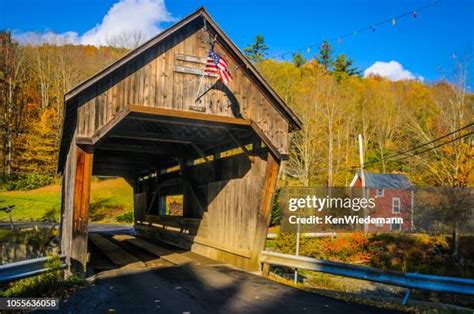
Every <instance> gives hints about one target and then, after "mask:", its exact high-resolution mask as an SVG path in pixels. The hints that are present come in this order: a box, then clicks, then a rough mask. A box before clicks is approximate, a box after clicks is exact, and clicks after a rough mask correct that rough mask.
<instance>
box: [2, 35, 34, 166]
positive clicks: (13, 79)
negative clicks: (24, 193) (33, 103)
mask: <svg viewBox="0 0 474 314" xmlns="http://www.w3.org/2000/svg"><path fill="white" fill-rule="evenodd" d="M24 62H25V58H24V51H23V49H22V48H21V47H20V46H19V45H18V43H17V42H15V40H14V39H13V38H12V36H11V33H10V32H0V67H1V68H0V114H1V116H0V128H1V129H0V132H1V137H2V157H3V164H2V170H3V173H4V174H7V175H8V174H11V173H12V171H13V170H14V169H13V162H14V157H15V140H16V138H17V137H18V135H19V134H20V133H22V132H23V130H22V118H23V115H24V111H25V107H26V103H27V95H26V90H25V89H26V85H27V81H28V76H27V71H26V67H25V64H24Z"/></svg>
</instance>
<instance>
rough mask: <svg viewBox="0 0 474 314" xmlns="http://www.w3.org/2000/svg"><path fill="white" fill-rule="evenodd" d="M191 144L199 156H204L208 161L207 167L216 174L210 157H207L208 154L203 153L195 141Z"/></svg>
mask: <svg viewBox="0 0 474 314" xmlns="http://www.w3.org/2000/svg"><path fill="white" fill-rule="evenodd" d="M191 146H192V147H193V148H194V150H195V151H196V152H197V153H198V154H199V156H201V158H203V159H204V160H205V161H206V165H207V167H208V168H209V169H210V170H211V171H212V173H214V174H215V172H214V167H212V164H211V161H210V160H209V158H207V156H206V155H205V154H204V153H203V151H202V150H201V149H200V148H199V146H197V145H196V144H194V143H191Z"/></svg>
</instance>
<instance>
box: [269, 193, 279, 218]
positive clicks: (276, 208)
mask: <svg viewBox="0 0 474 314" xmlns="http://www.w3.org/2000/svg"><path fill="white" fill-rule="evenodd" d="M280 191H281V190H277V191H276V192H275V197H274V199H273V204H272V213H271V218H270V226H277V225H279V224H280V222H281V206H280Z"/></svg>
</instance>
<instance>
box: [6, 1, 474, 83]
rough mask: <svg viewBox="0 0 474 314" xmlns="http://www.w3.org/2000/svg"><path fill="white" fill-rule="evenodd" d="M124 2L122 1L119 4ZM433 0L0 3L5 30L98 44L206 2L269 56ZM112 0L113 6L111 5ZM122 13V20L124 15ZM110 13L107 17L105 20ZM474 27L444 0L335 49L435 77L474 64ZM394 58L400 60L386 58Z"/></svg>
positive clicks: (158, 26)
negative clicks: (462, 61) (260, 40)
mask: <svg viewBox="0 0 474 314" xmlns="http://www.w3.org/2000/svg"><path fill="white" fill-rule="evenodd" d="M120 2H122V5H121V6H117V3H120ZM429 3H431V1H426V0H423V1H422V0H419V1H418V0H415V1H407V0H385V1H376V0H372V1H369V0H359V1H355V0H352V1H349V0H345V1H343V0H335V1H329V0H326V1H301V0H292V1H283V0H275V1H271V2H270V1H255V0H254V1H249V0H244V1H236V0H225V1H222V0H205V1H191V0H173V1H170V0H168V1H165V2H164V3H163V0H100V1H97V0H95V1H94V0H70V1H64V0H62V1H60V0H16V1H7V0H0V29H10V30H12V31H14V33H15V34H16V35H17V36H18V37H19V38H22V36H23V35H24V34H25V33H28V32H38V33H46V32H53V33H58V34H64V33H66V32H71V33H68V34H70V36H71V37H70V38H73V39H71V40H73V41H75V42H78V43H84V42H85V43H94V42H96V41H97V40H98V39H97V38H99V36H100V34H102V35H103V33H104V32H105V30H106V29H107V30H109V31H110V30H111V29H115V28H120V27H129V28H133V27H135V26H137V28H139V29H141V28H143V29H145V33H146V34H147V35H148V36H151V35H153V34H154V33H156V32H159V31H160V30H163V29H164V28H166V27H167V26H169V25H171V24H172V23H173V20H176V19H180V18H182V17H185V16H186V15H188V14H189V13H191V12H192V11H194V10H195V9H197V8H199V7H200V6H205V7H206V8H207V10H208V11H209V12H210V14H211V15H212V16H213V17H214V19H215V20H216V21H217V22H218V24H219V25H220V26H221V27H222V29H223V30H224V31H225V32H226V33H227V34H228V35H229V36H230V37H231V39H232V40H233V41H234V42H235V43H236V44H237V45H238V46H239V47H240V48H244V47H245V46H246V45H247V44H248V43H251V42H252V41H253V39H254V36H255V34H257V33H258V34H262V35H264V37H265V40H266V42H267V44H268V45H269V47H270V51H269V54H270V55H274V54H280V53H284V52H287V51H292V50H294V49H297V48H301V47H306V46H308V45H311V44H315V43H319V42H321V41H322V40H324V39H325V38H334V37H338V36H339V35H341V34H345V33H348V32H352V31H354V30H356V29H359V28H361V27H365V26H369V25H372V24H375V23H377V22H379V21H381V20H385V19H390V18H392V17H393V16H397V15H399V14H401V13H404V12H407V11H411V10H413V9H414V8H417V7H422V6H425V5H427V4H429ZM114 5H116V6H115V8H116V10H115V11H114V10H111V8H112V7H113V6H114ZM140 5H141V7H140ZM119 8H121V9H122V11H120V10H119ZM124 11H125V12H126V14H125V17H124V16H123V15H120V14H121V13H120V12H122V14H123V12H124ZM114 12H115V13H114ZM114 14H115V15H114ZM106 16H108V17H110V18H109V19H108V21H107V23H106V22H104V21H105V19H104V17H106ZM151 24H154V25H155V26H151ZM94 27H95V29H94ZM473 29H474V0H451V1H449V0H440V1H439V2H438V4H437V5H435V6H433V7H431V8H429V9H427V10H424V11H420V12H418V14H417V17H416V19H414V18H412V17H409V18H403V19H400V20H397V23H396V25H395V26H392V25H391V24H387V25H384V26H381V27H378V28H376V30H375V32H371V31H369V32H362V33H359V34H357V35H356V36H354V37H351V38H347V39H343V40H342V43H341V44H338V43H337V42H335V43H334V46H335V47H334V48H335V50H336V53H345V54H346V55H347V56H349V57H350V58H353V59H354V60H355V64H356V66H358V67H359V68H360V69H361V70H365V69H367V68H369V67H371V66H373V65H374V63H376V62H379V63H378V64H377V65H378V66H374V67H373V68H372V69H375V70H376V71H382V72H383V71H389V72H387V75H388V76H389V77H390V75H392V78H396V75H395V76H393V75H394V74H393V73H392V72H390V71H396V72H397V73H395V74H397V75H402V77H403V75H405V76H406V75H412V76H413V77H423V78H424V79H425V81H428V82H430V81H434V80H437V79H439V78H440V77H442V76H443V75H446V74H447V73H449V71H450V69H451V68H452V64H453V56H456V58H458V59H459V57H461V56H463V55H465V54H470V55H471V62H470V64H473V62H472V58H474V56H473V55H472V53H473V49H472V48H473ZM84 34H86V35H84ZM68 38H69V37H68ZM305 50H306V49H305ZM315 50H316V49H315V48H313V49H312V50H311V52H310V54H311V55H312V54H314V52H315ZM392 60H393V61H396V62H397V64H394V63H391V64H389V63H387V64H385V63H384V62H389V61H392ZM394 67H395V68H394ZM377 69H378V70H377ZM403 71H405V72H403ZM471 71H474V67H471ZM400 73H401V74H400ZM473 77H474V76H473V75H472V74H470V76H469V81H468V85H469V88H470V89H472V88H473V87H474V80H473Z"/></svg>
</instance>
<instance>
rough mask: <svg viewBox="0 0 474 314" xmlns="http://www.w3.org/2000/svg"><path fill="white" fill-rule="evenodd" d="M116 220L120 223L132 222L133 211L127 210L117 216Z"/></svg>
mask: <svg viewBox="0 0 474 314" xmlns="http://www.w3.org/2000/svg"><path fill="white" fill-rule="evenodd" d="M116 220H117V221H118V222H121V223H133V212H128V213H125V214H122V215H120V216H117V218H116Z"/></svg>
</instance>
